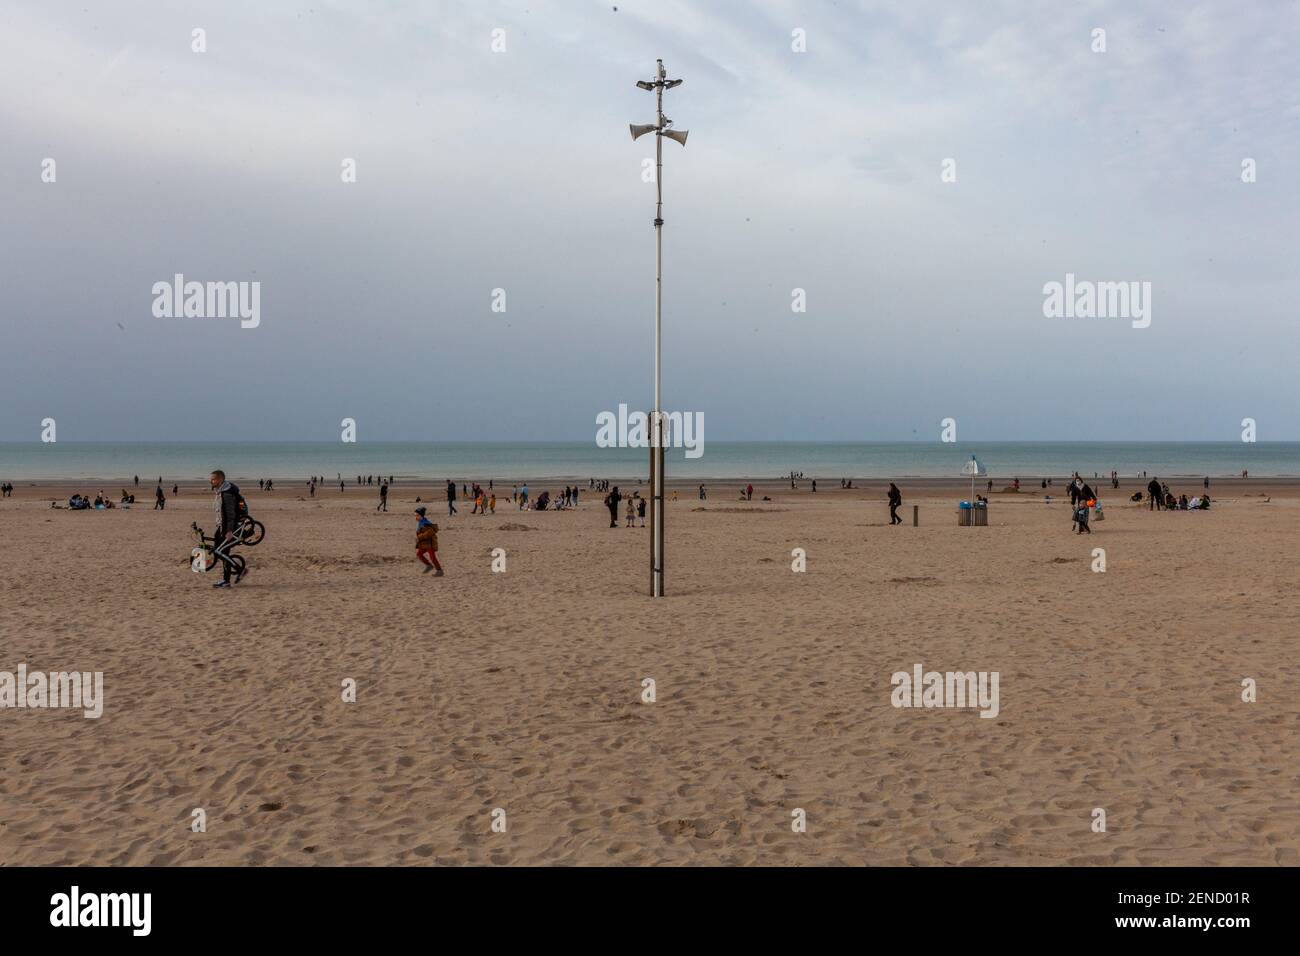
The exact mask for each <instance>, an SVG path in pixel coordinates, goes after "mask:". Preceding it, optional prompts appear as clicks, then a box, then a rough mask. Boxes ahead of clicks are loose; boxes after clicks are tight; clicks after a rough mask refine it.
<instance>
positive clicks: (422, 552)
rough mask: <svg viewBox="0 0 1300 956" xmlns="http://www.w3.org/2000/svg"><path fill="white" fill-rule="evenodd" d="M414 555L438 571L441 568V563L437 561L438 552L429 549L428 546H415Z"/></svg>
mask: <svg viewBox="0 0 1300 956" xmlns="http://www.w3.org/2000/svg"><path fill="white" fill-rule="evenodd" d="M415 556H416V557H417V558H419V559H420V561H421V563H423V564H427V565H428V566H429V567H431V568H434V569H436V570H438V571H441V570H442V565H441V564H439V563H438V552H437V551H430V550H429V549H428V548H416V549H415Z"/></svg>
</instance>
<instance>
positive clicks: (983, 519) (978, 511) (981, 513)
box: [970, 508, 989, 528]
mask: <svg viewBox="0 0 1300 956" xmlns="http://www.w3.org/2000/svg"><path fill="white" fill-rule="evenodd" d="M970 514H971V517H973V518H974V519H975V525H976V527H981V528H987V527H988V524H989V509H988V508H974V509H972V510H971V512H970Z"/></svg>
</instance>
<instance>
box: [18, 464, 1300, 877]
mask: <svg viewBox="0 0 1300 956" xmlns="http://www.w3.org/2000/svg"><path fill="white" fill-rule="evenodd" d="M836 483H837V482H826V483H822V484H819V491H818V493H817V494H815V495H814V494H811V493H810V492H809V491H808V489H807V486H806V485H802V486H801V487H800V489H799V490H798V491H797V492H793V493H792V492H791V491H790V489H789V485H788V483H779V482H769V483H763V484H761V485H758V486H757V490H756V493H755V500H754V501H753V502H741V501H738V500H736V499H737V497H738V496H737V492H736V489H737V488H738V487H739V485H740V484H741V482H739V481H737V482H732V483H729V484H725V485H724V484H718V483H714V484H711V485H710V496H709V498H708V500H707V501H699V500H698V499H697V498H696V495H695V490H694V485H690V486H684V485H683V486H679V489H678V490H679V500H677V501H675V502H671V503H670V505H669V511H668V518H667V521H668V525H667V527H668V559H669V563H668V573H667V584H668V591H669V597H668V598H667V599H666V600H665V601H663V602H661V603H657V604H652V602H651V601H650V600H649V599H648V598H647V597H646V596H645V595H646V591H647V584H648V581H647V578H648V572H647V550H648V547H649V544H648V535H649V531H648V530H644V529H640V528H638V529H635V530H628V529H626V528H624V527H622V524H623V520H622V515H621V513H620V522H619V523H620V527H619V528H618V529H611V528H609V527H608V524H609V522H608V512H607V511H606V510H605V509H604V508H603V507H601V505H600V503H599V496H598V495H597V494H596V493H594V492H588V491H587V490H586V489H585V488H584V490H583V498H584V500H583V502H582V506H581V507H580V508H579V509H578V510H571V511H565V512H559V513H551V512H544V513H537V512H522V513H521V512H519V511H517V510H515V509H514V508H513V507H512V506H511V505H510V504H509V502H508V496H509V490H508V488H509V486H508V484H507V485H506V491H505V493H504V496H503V498H504V499H505V500H499V501H498V507H497V513H496V514H495V515H489V516H478V515H470V514H469V513H468V512H469V506H470V505H469V503H468V502H458V507H459V509H460V514H459V515H458V516H457V517H455V518H451V519H450V520H448V518H447V516H446V506H445V502H444V500H443V495H442V493H441V490H440V487H435V486H434V485H433V484H428V485H423V486H420V487H404V486H401V485H399V486H398V487H396V488H394V489H393V493H392V496H391V498H390V506H389V511H388V513H386V514H385V513H376V511H375V504H376V501H377V494H376V490H375V489H370V488H367V489H355V488H349V490H348V491H347V492H345V493H344V494H342V495H340V494H339V493H338V489H337V486H335V488H334V489H333V491H331V490H330V489H329V487H328V486H326V487H325V488H323V489H322V490H320V491H318V493H317V497H316V498H314V499H311V498H308V497H307V495H306V492H305V489H304V486H302V485H301V483H300V482H294V483H292V484H290V482H289V481H287V480H285V481H284V482H283V483H277V485H278V487H277V490H276V491H275V492H274V493H273V494H260V493H258V491H257V489H256V484H255V483H254V484H253V485H252V487H251V488H250V487H249V486H248V485H247V484H245V485H244V490H245V492H246V493H247V494H248V497H249V499H250V503H251V505H252V508H253V512H254V514H255V516H256V517H258V518H260V519H261V520H262V521H264V522H265V524H266V526H267V529H268V530H267V537H266V540H265V541H264V542H263V543H262V544H261V545H260V546H258V547H257V548H255V549H251V550H249V551H247V552H246V553H247V555H248V559H249V568H250V574H249V576H248V578H247V579H246V580H245V581H244V582H243V583H241V584H240V585H238V586H237V587H235V588H233V589H231V590H230V591H220V590H214V589H213V588H212V587H210V586H209V585H210V584H211V583H212V581H214V580H216V578H215V576H213V575H211V574H209V575H199V574H195V573H192V572H191V570H190V568H189V565H188V562H189V551H190V548H191V546H192V540H191V538H190V535H189V526H190V522H191V521H196V520H197V521H198V522H199V524H200V525H202V526H204V527H205V528H207V529H209V530H210V529H211V524H212V504H211V496H210V494H209V493H207V492H206V491H204V490H203V489H201V488H199V487H197V486H187V487H185V488H183V489H182V492H181V494H180V495H179V496H177V497H171V498H170V500H169V501H168V504H167V508H166V510H165V511H161V512H159V511H153V510H151V508H152V504H153V502H152V498H151V492H152V485H148V486H147V487H146V486H145V485H144V484H142V485H141V488H140V490H139V492H138V497H139V498H140V499H141V501H142V504H137V505H136V506H134V507H133V508H131V509H130V510H121V509H113V510H110V511H100V512H69V511H66V510H57V509H51V508H50V500H51V498H58V499H59V500H60V502H61V503H66V499H67V496H68V494H69V493H70V491H71V488H70V487H69V486H67V485H56V486H49V485H42V484H40V483H35V484H33V483H29V482H22V483H19V485H18V488H17V491H16V492H15V495H14V497H12V498H9V499H4V500H3V501H2V502H0V521H2V522H3V536H0V569H2V573H0V595H2V598H0V625H2V630H0V633H3V634H4V640H3V649H4V655H3V660H0V670H8V671H14V670H15V669H16V668H17V667H18V665H19V664H25V665H26V666H27V668H28V669H29V670H33V671H34V670H71V669H78V670H84V671H102V672H103V673H104V701H103V716H102V717H101V718H99V719H86V718H84V717H83V716H82V714H81V713H80V712H76V711H70V710H53V709H46V710H39V709H22V710H19V709H8V710H3V711H0V720H2V721H3V744H2V745H0V768H2V769H3V772H2V773H0V862H2V863H4V864H9V865H23V864H63V865H67V864H115V865H116V864H200V865H201V864H304V863H319V864H357V863H365V864H424V863H427V864H463V863H477V864H744V863H757V864H808V865H824V864H870V865H888V864H917V865H933V864H994V865H997V864H1032V865H1040V864H1046V865H1057V864H1083V865H1093V864H1114V863H1125V864H1144V865H1148V864H1150V865H1173V864H1185V865H1223V864H1265V865H1271V864H1283V865H1295V864H1297V863H1300V856H1298V855H1297V848H1298V847H1300V805H1298V804H1297V797H1296V794H1297V793H1300V786H1297V784H1298V783H1300V780H1298V779H1297V777H1298V776H1300V764H1298V763H1297V761H1296V759H1295V755H1296V753H1297V751H1298V750H1300V719H1298V718H1300V703H1298V701H1300V674H1298V668H1297V663H1296V638H1295V635H1294V628H1295V621H1296V620H1297V619H1298V618H1300V598H1297V584H1300V571H1297V567H1296V563H1295V561H1294V555H1295V551H1296V547H1297V544H1300V489H1298V488H1297V486H1296V484H1295V483H1294V482H1286V481H1281V480H1279V481H1272V482H1270V481H1268V480H1266V479H1264V480H1255V479H1252V480H1250V481H1248V482H1241V481H1221V482H1216V485H1215V487H1214V489H1212V491H1213V492H1214V493H1215V498H1216V501H1215V505H1214V508H1213V509H1212V510H1211V511H1210V512H1208V513H1196V512H1190V513H1189V512H1178V513H1159V512H1157V513H1151V512H1149V511H1148V510H1147V509H1146V507H1145V505H1142V506H1140V507H1139V506H1135V505H1132V504H1130V503H1129V502H1128V501H1127V497H1128V493H1129V492H1130V491H1131V490H1133V488H1136V487H1138V485H1139V484H1140V483H1139V482H1136V481H1135V480H1133V479H1128V480H1126V481H1125V482H1124V488H1123V490H1122V493H1115V492H1110V491H1108V490H1106V491H1103V500H1104V501H1105V506H1106V507H1105V515H1106V517H1105V520H1104V521H1103V522H1100V523H1095V524H1094V525H1093V530H1094V533H1093V534H1092V535H1091V536H1088V535H1083V536H1078V535H1075V534H1073V533H1071V529H1070V516H1069V510H1068V504H1066V503H1061V502H1060V501H1059V500H1058V501H1057V502H1056V503H1054V504H1051V505H1046V504H1044V503H1043V500H1042V495H1041V491H1040V489H1039V488H1038V485H1037V483H1036V482H1035V483H1034V484H1033V487H1032V488H1030V487H1026V488H1025V490H1024V491H1023V492H1022V493H1020V494H1003V493H998V492H995V493H994V494H993V495H992V504H991V507H990V522H989V527H987V528H960V527H957V524H956V517H955V502H956V500H957V499H958V498H960V497H966V494H967V489H968V487H969V486H968V485H966V484H964V483H962V482H960V481H952V482H930V483H926V484H924V485H921V484H920V483H918V486H916V487H912V486H904V488H903V493H904V496H905V497H904V508H903V514H904V516H905V518H906V523H905V524H904V525H903V526H901V527H889V526H888V523H887V519H888V516H887V509H886V506H885V504H884V488H885V485H886V484H887V483H885V482H879V481H871V482H868V483H866V484H865V486H864V487H863V488H861V489H856V490H852V491H843V490H840V489H839V488H836V487H833V486H834V485H835V484H836ZM83 484H84V483H83ZM552 484H555V486H556V487H559V485H560V484H561V483H536V482H535V483H533V484H532V489H533V492H534V495H536V493H537V492H538V491H540V490H541V488H542V487H551V485H552ZM999 484H1001V483H999ZM828 485H830V486H832V487H827V486H828ZM103 487H104V490H105V491H106V492H107V493H109V494H110V495H111V496H112V497H113V498H114V500H116V497H117V491H118V489H119V487H120V483H118V484H111V483H104V484H103ZM81 490H83V491H87V492H89V493H90V494H92V495H93V494H94V493H95V492H96V491H97V490H98V488H97V487H86V488H82V489H81ZM169 490H170V489H169ZM644 490H645V487H644V486H642V491H643V493H644ZM1059 490H1063V489H1059V488H1058V491H1059ZM1197 490H1199V484H1198V485H1195V486H1193V485H1192V484H1191V483H1190V482H1188V483H1187V487H1185V488H1175V491H1186V492H1187V493H1188V494H1192V493H1193V492H1195V491H1197ZM764 494H766V495H769V496H770V497H771V498H772V500H771V501H769V502H761V501H759V500H758V499H759V498H760V497H761V496H762V495H764ZM417 495H418V496H420V497H421V498H423V499H424V501H425V502H426V503H428V504H429V508H430V516H431V517H432V518H434V520H436V521H437V522H438V523H439V525H440V527H441V531H440V535H439V537H440V550H439V557H440V560H441V562H442V564H443V566H444V567H445V568H446V569H447V574H446V576H445V577H443V578H435V577H434V576H432V575H425V574H422V573H421V571H420V566H419V565H418V564H417V563H416V560H415V555H414V533H415V521H416V519H415V517H414V516H413V515H412V514H411V511H412V509H413V508H414V507H415V501H414V499H415V497H416V496H417ZM913 505H918V506H919V508H920V525H919V527H912V525H911V516H912V506H913ZM494 548H503V549H505V554H506V562H507V565H506V571H505V573H493V571H492V569H491V564H492V550H493V549H494ZM796 548H802V549H804V550H805V552H806V558H807V570H806V572H804V573H795V572H793V571H792V570H791V563H792V556H791V553H792V550H793V549H796ZM1094 548H1104V549H1105V552H1106V571H1105V572H1104V573H1096V572H1094V571H1093V570H1092V564H1093V554H1092V549H1094ZM915 664H921V665H923V667H924V668H925V669H926V670H936V671H963V672H964V671H987V672H998V673H999V674H1000V704H999V709H998V713H997V716H996V717H993V718H991V719H985V718H982V717H981V716H980V714H979V712H978V711H977V710H974V709H970V708H966V709H960V708H947V709H944V708H939V709H918V708H907V707H895V706H893V704H892V703H891V691H892V690H893V688H892V686H891V675H892V674H894V673H895V672H900V671H906V672H910V671H911V670H912V668H913V666H914V665H915ZM646 678H651V679H653V681H654V689H655V700H654V702H653V703H647V702H643V699H642V698H643V693H644V691H643V681H644V679H646ZM1245 678H1253V679H1254V680H1255V681H1256V682H1257V686H1258V700H1257V701H1256V702H1254V703H1247V702H1243V700H1242V681H1243V679H1245ZM348 679H351V680H354V681H355V682H356V686H357V694H356V701H355V703H348V702H344V701H343V699H342V696H343V692H342V687H343V683H344V681H346V680H348ZM498 808H499V809H500V810H503V811H504V821H505V832H494V830H493V826H492V824H493V811H494V810H496V809H498ZM1096 808H1102V809H1104V810H1105V812H1106V830H1105V832H1094V828H1093V823H1094V810H1095V809H1096ZM196 809H202V810H203V811H204V814H205V816H206V832H194V831H193V829H192V826H191V824H192V820H193V819H194V815H193V812H194V811H195V810H196ZM798 810H802V811H804V812H805V813H806V820H807V828H806V832H794V830H793V829H792V826H791V822H792V819H794V817H792V814H794V813H795V812H796V811H798ZM500 816H501V815H500V814H498V817H500Z"/></svg>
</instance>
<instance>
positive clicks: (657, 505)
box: [650, 60, 667, 597]
mask: <svg viewBox="0 0 1300 956" xmlns="http://www.w3.org/2000/svg"><path fill="white" fill-rule="evenodd" d="M658 67H659V72H658V76H657V77H656V79H657V80H658V82H657V83H656V84H655V112H656V114H657V117H658V120H659V128H660V129H663V128H664V85H663V81H664V77H665V76H666V75H667V74H666V73H665V72H664V61H663V60H659V61H658ZM663 297H664V138H663V137H662V136H655V414H654V418H652V419H651V420H650V435H651V442H650V457H651V459H652V467H653V471H654V478H653V481H654V485H653V487H652V489H651V492H650V504H651V507H652V508H653V512H652V514H651V517H650V525H651V529H650V534H651V537H652V538H653V540H654V545H653V547H654V550H653V551H652V552H651V555H650V595H651V597H663V596H664V441H663V439H664V434H663V420H662V417H661V416H662V413H663V408H662V406H661V405H660V391H659V390H660V378H659V363H660V359H661V358H662V351H663V338H662V336H663V323H664V316H663Z"/></svg>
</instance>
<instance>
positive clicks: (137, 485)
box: [135, 475, 140, 488]
mask: <svg viewBox="0 0 1300 956" xmlns="http://www.w3.org/2000/svg"><path fill="white" fill-rule="evenodd" d="M135 486H136V487H137V488H139V487H140V476H139V475H136V476H135Z"/></svg>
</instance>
